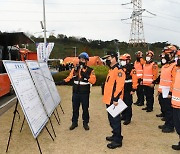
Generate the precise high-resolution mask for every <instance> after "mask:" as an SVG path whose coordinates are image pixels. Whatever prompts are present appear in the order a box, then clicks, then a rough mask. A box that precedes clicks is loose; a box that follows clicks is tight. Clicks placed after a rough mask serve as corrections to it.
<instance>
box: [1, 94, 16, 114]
mask: <svg viewBox="0 0 180 154" xmlns="http://www.w3.org/2000/svg"><path fill="white" fill-rule="evenodd" d="M15 97H16V96H15V95H11V96H8V95H6V96H3V97H0V116H1V115H2V114H3V113H5V112H6V111H7V110H9V109H10V108H11V107H12V106H13V105H14V104H15V103H16V98H15ZM13 98H14V99H13ZM10 100H12V101H11V102H9V101H10Z"/></svg>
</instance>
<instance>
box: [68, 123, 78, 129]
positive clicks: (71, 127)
mask: <svg viewBox="0 0 180 154" xmlns="http://www.w3.org/2000/svg"><path fill="white" fill-rule="evenodd" d="M77 126H78V124H77V123H72V125H71V126H70V127H69V130H73V129H75V128H76V127H77Z"/></svg>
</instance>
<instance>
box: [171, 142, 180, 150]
mask: <svg viewBox="0 0 180 154" xmlns="http://www.w3.org/2000/svg"><path fill="white" fill-rule="evenodd" d="M172 149H174V150H180V142H179V143H178V145H172Z"/></svg>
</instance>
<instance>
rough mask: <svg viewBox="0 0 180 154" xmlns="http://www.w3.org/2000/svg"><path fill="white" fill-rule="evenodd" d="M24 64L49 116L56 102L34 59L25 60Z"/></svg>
mask: <svg viewBox="0 0 180 154" xmlns="http://www.w3.org/2000/svg"><path fill="white" fill-rule="evenodd" d="M26 64H27V67H28V69H29V72H30V74H31V76H32V79H33V81H34V84H35V86H36V89H37V91H38V93H39V96H40V98H41V100H42V103H43V104H44V107H45V110H46V112H47V114H48V116H49V117H50V116H51V114H52V113H53V112H54V110H55V108H56V104H55V102H54V100H53V98H52V95H51V93H50V90H49V88H48V85H47V83H46V81H45V78H44V75H43V73H42V70H41V68H40V66H39V63H38V61H35V60H26ZM37 71H38V72H37ZM38 78H39V79H38Z"/></svg>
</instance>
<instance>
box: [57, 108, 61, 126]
mask: <svg viewBox="0 0 180 154" xmlns="http://www.w3.org/2000/svg"><path fill="white" fill-rule="evenodd" d="M56 113H57V117H58V120H59V123H60V122H61V120H60V117H59V113H58V110H57V108H56Z"/></svg>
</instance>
